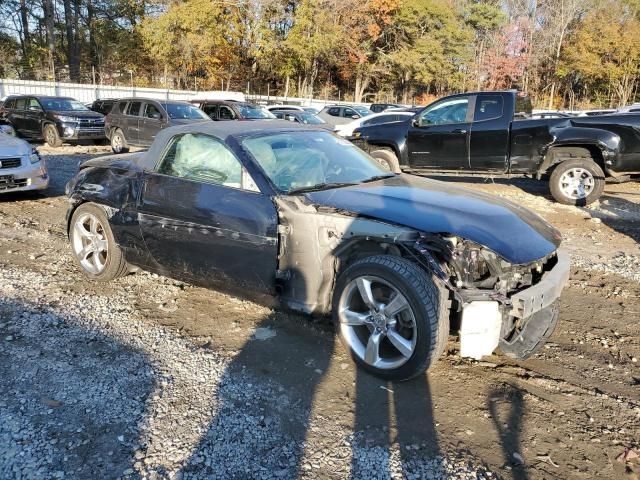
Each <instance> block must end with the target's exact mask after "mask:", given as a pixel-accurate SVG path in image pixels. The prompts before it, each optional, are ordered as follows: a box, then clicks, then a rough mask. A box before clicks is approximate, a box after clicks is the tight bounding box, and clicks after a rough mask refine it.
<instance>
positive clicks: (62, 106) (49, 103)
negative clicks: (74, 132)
mask: <svg viewBox="0 0 640 480" xmlns="http://www.w3.org/2000/svg"><path fill="white" fill-rule="evenodd" d="M40 103H41V104H42V107H43V108H44V109H45V110H58V111H61V112H68V111H80V112H87V111H89V109H88V108H87V107H85V106H84V105H83V104H82V103H80V102H78V101H77V100H70V99H68V98H41V99H40Z"/></svg>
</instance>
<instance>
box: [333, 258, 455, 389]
mask: <svg viewBox="0 0 640 480" xmlns="http://www.w3.org/2000/svg"><path fill="white" fill-rule="evenodd" d="M447 299H448V295H447V292H446V290H445V289H444V288H442V287H440V286H439V285H438V284H437V283H435V281H434V279H433V278H432V277H430V276H429V275H428V274H427V273H425V272H424V271H423V270H421V269H420V268H419V267H418V266H417V265H416V264H415V263H413V262H410V261H408V260H405V259H403V258H400V257H395V256H391V255H379V256H372V257H367V258H363V259H361V260H358V261H357V262H355V263H353V264H352V265H350V266H349V267H347V268H346V269H345V270H344V272H343V273H342V274H340V276H339V277H338V281H337V283H336V288H335V290H334V293H333V319H334V323H335V325H336V330H337V332H338V334H339V336H340V339H341V340H342V342H343V343H344V345H345V347H346V348H347V349H348V350H349V351H350V353H351V356H352V358H353V359H354V360H355V362H356V363H357V364H359V365H360V366H361V367H362V368H364V369H365V370H367V371H369V372H371V373H373V374H375V375H377V376H378V377H381V378H384V379H386V380H394V381H401V380H408V379H410V378H413V377H415V376H417V375H420V374H422V373H423V372H424V371H425V370H426V369H427V368H429V366H430V365H431V364H432V363H433V362H435V361H436V360H437V359H438V357H439V356H440V355H441V353H442V351H443V350H444V347H445V345H446V342H447V338H448V335H449V308H448V301H447Z"/></svg>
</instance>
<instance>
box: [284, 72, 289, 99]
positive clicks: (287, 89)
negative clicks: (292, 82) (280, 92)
mask: <svg viewBox="0 0 640 480" xmlns="http://www.w3.org/2000/svg"><path fill="white" fill-rule="evenodd" d="M288 96H289V75H287V78H286V80H285V82H284V98H287V97H288Z"/></svg>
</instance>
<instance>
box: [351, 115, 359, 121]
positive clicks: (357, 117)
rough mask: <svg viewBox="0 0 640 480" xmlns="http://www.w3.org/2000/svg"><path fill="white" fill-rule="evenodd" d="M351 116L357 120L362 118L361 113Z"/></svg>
mask: <svg viewBox="0 0 640 480" xmlns="http://www.w3.org/2000/svg"><path fill="white" fill-rule="evenodd" d="M351 118H353V119H354V120H357V119H359V118H360V115H351Z"/></svg>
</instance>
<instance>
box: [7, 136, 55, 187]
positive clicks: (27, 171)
mask: <svg viewBox="0 0 640 480" xmlns="http://www.w3.org/2000/svg"><path fill="white" fill-rule="evenodd" d="M48 186H49V174H48V173H47V166H46V165H45V161H44V160H43V159H42V158H41V157H40V155H39V154H38V151H37V150H36V149H35V148H33V147H32V146H31V145H30V144H29V143H28V142H25V141H24V140H21V139H19V138H17V137H14V136H12V135H8V134H6V133H3V132H0V194H2V193H7V192H16V191H25V190H44V189H45V188H47V187H48Z"/></svg>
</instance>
